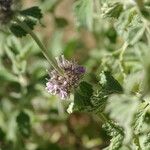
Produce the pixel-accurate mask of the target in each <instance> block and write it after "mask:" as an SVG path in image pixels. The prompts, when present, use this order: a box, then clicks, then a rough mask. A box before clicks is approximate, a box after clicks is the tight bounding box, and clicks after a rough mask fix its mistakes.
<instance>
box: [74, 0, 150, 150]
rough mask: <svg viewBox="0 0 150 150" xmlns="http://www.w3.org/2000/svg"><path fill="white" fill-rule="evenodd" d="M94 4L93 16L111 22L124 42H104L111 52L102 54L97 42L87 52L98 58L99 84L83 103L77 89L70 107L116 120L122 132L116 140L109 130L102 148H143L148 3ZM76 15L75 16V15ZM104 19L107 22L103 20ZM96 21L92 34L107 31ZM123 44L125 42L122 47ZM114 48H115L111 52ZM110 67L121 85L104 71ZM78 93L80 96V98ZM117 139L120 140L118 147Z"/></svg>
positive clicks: (149, 28)
mask: <svg viewBox="0 0 150 150" xmlns="http://www.w3.org/2000/svg"><path fill="white" fill-rule="evenodd" d="M85 1H86V0H85ZM95 4H96V6H97V7H96V9H94V10H93V11H94V13H95V14H96V16H95V18H96V19H97V20H98V22H99V23H106V22H107V21H108V22H111V23H112V24H111V25H110V26H113V29H114V30H115V31H116V34H117V36H118V38H120V39H121V40H122V41H123V43H124V44H123V46H122V47H121V48H120V49H118V48H116V47H115V46H114V45H113V44H112V45H111V46H112V47H113V46H114V47H113V48H112V47H111V46H108V47H109V48H108V47H107V45H106V47H107V48H108V49H109V50H110V51H111V50H112V51H113V52H112V53H111V52H108V53H105V52H104V51H103V46H104V45H105V44H104V45H103V46H102V45H101V44H100V45H99V49H100V51H98V50H95V54H94V52H93V53H92V54H91V56H92V57H93V58H95V59H96V60H98V61H99V58H100V59H101V66H100V67H99V70H101V71H102V72H101V73H100V72H98V73H100V82H99V83H100V85H99V86H96V87H93V88H92V89H93V92H92V93H93V94H92V95H91V96H90V97H88V98H85V100H84V101H85V102H84V103H83V104H79V103H78V100H79V101H80V102H81V101H83V99H84V96H83V95H85V94H83V93H82V94H81V93H80V91H82V90H81V89H80V90H79V91H77V93H75V97H74V98H75V99H74V108H76V109H75V110H79V111H87V112H92V113H93V112H94V113H97V114H98V113H100V112H101V113H107V115H108V116H109V118H111V119H112V120H115V121H116V122H118V124H119V127H118V129H119V128H120V126H121V127H123V130H124V135H123V136H121V138H120V139H119V138H117V137H118V136H117V135H114V134H113V133H114V132H113V131H111V130H109V133H110V135H112V140H111V142H110V146H109V148H106V149H113V148H112V147H113V146H112V145H115V144H116V145H117V146H118V147H117V146H116V147H115V146H114V149H116V150H117V149H122V148H123V147H122V146H124V147H126V145H128V146H127V147H128V148H131V149H138V150H141V149H147V148H145V147H144V146H143V145H144V144H142V143H143V141H142V138H143V137H144V138H145V139H146V141H148V140H149V136H147V135H148V133H149V129H148V128H147V130H146V129H145V128H146V126H147V124H148V123H147V122H145V120H146V115H147V114H148V116H149V109H150V108H149V101H147V100H146V98H145V95H146V94H149V91H150V88H149V83H150V82H149V61H148V60H149V59H148V58H149V56H150V53H149V52H148V51H147V50H148V49H149V48H150V20H149V16H150V9H149V6H150V3H149V2H148V1H142V0H137V1H130V0H129V1H111V0H107V1H96V2H95ZM97 4H99V5H97ZM80 6H81V5H80ZM80 8H82V7H80ZM84 8H85V7H84ZM84 8H82V9H83V11H86V10H85V9H84ZM76 15H77V17H79V14H76ZM81 19H82V20H81V21H80V20H79V21H80V23H82V21H83V20H84V19H85V17H84V18H81ZM104 19H105V21H106V20H107V21H106V22H105V21H104ZM99 23H97V22H96V21H95V28H94V31H95V34H96V36H98V35H100V34H104V33H105V32H106V31H107V26H105V25H104V26H102V27H101V29H99V27H98V26H99ZM113 33H114V32H113ZM109 38H110V37H109ZM109 38H108V39H109ZM113 38H115V34H113V36H112V39H113ZM109 40H110V39H109ZM99 42H100V43H105V42H106V41H105V39H100V40H99ZM111 42H112V41H111ZM111 42H110V43H111ZM106 43H107V44H108V43H109V42H108V41H107V42H106ZM125 44H127V45H126V46H125ZM110 47H111V48H112V49H111V48H110ZM107 48H106V49H107ZM108 49H107V50H108ZM114 49H118V51H116V52H115V51H114ZM109 50H108V51H109ZM96 52H97V53H96ZM104 53H105V55H104ZM104 70H106V71H104ZM110 70H111V71H112V72H113V73H114V74H116V77H117V79H118V81H120V83H121V84H120V83H119V82H118V81H117V80H116V79H114V78H112V75H114V74H113V73H112V74H111V75H110V74H109V72H107V71H110ZM121 85H122V86H121ZM80 94H81V95H82V96H83V97H80ZM148 97H149V95H148ZM78 104H79V105H78ZM85 104H86V105H85ZM78 106H79V107H78ZM77 108H78V109H77ZM116 128H117V127H116ZM111 133H112V134H111ZM118 135H120V134H118ZM131 141H132V142H131ZM117 142H118V143H121V144H122V146H121V144H117ZM145 143H148V142H145ZM121 147H122V148H121ZM147 147H148V145H147Z"/></svg>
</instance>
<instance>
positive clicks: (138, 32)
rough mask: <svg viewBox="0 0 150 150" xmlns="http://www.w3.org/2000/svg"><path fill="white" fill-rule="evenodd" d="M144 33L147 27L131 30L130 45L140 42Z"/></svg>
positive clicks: (139, 26)
mask: <svg viewBox="0 0 150 150" xmlns="http://www.w3.org/2000/svg"><path fill="white" fill-rule="evenodd" d="M144 31H145V27H143V26H142V25H138V26H135V27H133V28H130V29H129V32H128V43H130V44H131V45H133V44H135V43H136V42H138V41H139V40H140V39H141V38H142V36H143V34H144Z"/></svg>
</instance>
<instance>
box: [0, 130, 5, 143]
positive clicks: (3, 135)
mask: <svg viewBox="0 0 150 150" xmlns="http://www.w3.org/2000/svg"><path fill="white" fill-rule="evenodd" d="M5 136H6V135H5V132H4V131H3V130H2V129H1V128H0V141H1V142H2V141H3V140H4V139H5Z"/></svg>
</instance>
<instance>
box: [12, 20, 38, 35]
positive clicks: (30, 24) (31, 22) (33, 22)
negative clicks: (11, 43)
mask: <svg viewBox="0 0 150 150" xmlns="http://www.w3.org/2000/svg"><path fill="white" fill-rule="evenodd" d="M23 22H24V23H25V24H26V25H28V27H29V28H30V29H31V30H33V29H34V26H35V25H36V20H34V19H30V18H28V19H25V20H24V21H23ZM10 31H11V32H12V33H13V34H14V35H15V36H17V37H23V36H26V35H27V34H28V33H27V32H26V31H25V30H24V29H22V28H21V27H20V25H18V24H17V23H12V24H11V26H10Z"/></svg>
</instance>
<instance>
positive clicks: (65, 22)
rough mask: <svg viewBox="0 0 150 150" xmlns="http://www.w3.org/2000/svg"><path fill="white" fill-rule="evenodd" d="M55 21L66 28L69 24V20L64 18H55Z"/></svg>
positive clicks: (59, 26)
mask: <svg viewBox="0 0 150 150" xmlns="http://www.w3.org/2000/svg"><path fill="white" fill-rule="evenodd" d="M55 22H56V25H57V27H58V28H64V27H66V26H67V25H68V22H67V20H66V19H64V18H58V17H57V18H55Z"/></svg>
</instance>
